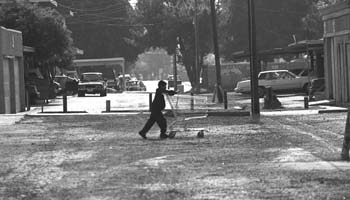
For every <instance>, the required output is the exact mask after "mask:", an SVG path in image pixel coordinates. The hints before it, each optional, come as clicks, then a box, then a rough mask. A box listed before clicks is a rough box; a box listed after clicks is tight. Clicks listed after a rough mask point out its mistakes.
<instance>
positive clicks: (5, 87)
mask: <svg viewBox="0 0 350 200" xmlns="http://www.w3.org/2000/svg"><path fill="white" fill-rule="evenodd" d="M24 85H25V84H24V67H23V45H22V33H21V32H19V31H15V30H10V29H6V28H4V27H0V114H4V113H5V114H9V113H17V112H20V111H24V110H25V87H24Z"/></svg>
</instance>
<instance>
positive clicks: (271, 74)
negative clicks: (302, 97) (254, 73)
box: [234, 70, 309, 97]
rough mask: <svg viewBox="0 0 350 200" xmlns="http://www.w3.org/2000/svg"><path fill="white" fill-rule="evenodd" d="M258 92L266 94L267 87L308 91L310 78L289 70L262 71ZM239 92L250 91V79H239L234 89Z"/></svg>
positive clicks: (278, 89) (262, 94) (261, 95)
mask: <svg viewBox="0 0 350 200" xmlns="http://www.w3.org/2000/svg"><path fill="white" fill-rule="evenodd" d="M258 79H259V80H258V94H259V97H263V96H264V91H265V88H266V87H271V88H272V90H275V91H280V90H294V91H304V92H305V93H307V92H308V89H309V78H308V77H301V76H297V75H295V74H294V73H292V72H290V71H288V70H269V71H262V72H260V73H259V75H258ZM234 91H235V92H237V93H250V80H245V81H239V82H238V83H237V86H236V88H235V89H234Z"/></svg>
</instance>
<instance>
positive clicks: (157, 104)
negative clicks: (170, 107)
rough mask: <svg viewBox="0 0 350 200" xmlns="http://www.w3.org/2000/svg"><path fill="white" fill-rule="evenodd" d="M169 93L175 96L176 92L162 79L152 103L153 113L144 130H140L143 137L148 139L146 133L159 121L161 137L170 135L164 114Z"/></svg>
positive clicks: (164, 137)
mask: <svg viewBox="0 0 350 200" xmlns="http://www.w3.org/2000/svg"><path fill="white" fill-rule="evenodd" d="M163 94H167V95H170V96H173V95H175V94H176V92H175V91H173V90H166V82H165V81H163V80H161V81H159V82H158V88H157V90H156V96H155V97H154V100H153V101H152V104H151V115H150V117H149V119H148V120H147V122H146V124H145V125H144V127H143V128H142V130H141V131H140V132H139V135H140V136H141V137H142V138H143V139H147V137H146V133H147V132H148V131H149V130H150V129H151V128H152V126H153V124H154V123H155V122H157V124H158V126H159V128H160V136H159V137H160V139H166V138H168V137H169V136H168V135H167V134H166V130H167V121H166V119H165V118H164V116H163V113H162V110H164V108H165V99H164V95H163Z"/></svg>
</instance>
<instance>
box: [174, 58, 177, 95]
mask: <svg viewBox="0 0 350 200" xmlns="http://www.w3.org/2000/svg"><path fill="white" fill-rule="evenodd" d="M174 91H177V64H176V52H175V53H174Z"/></svg>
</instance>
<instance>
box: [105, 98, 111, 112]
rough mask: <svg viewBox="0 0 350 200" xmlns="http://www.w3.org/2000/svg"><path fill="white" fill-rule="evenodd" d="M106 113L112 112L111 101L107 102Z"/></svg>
mask: <svg viewBox="0 0 350 200" xmlns="http://www.w3.org/2000/svg"><path fill="white" fill-rule="evenodd" d="M106 112H111V100H106Z"/></svg>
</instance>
